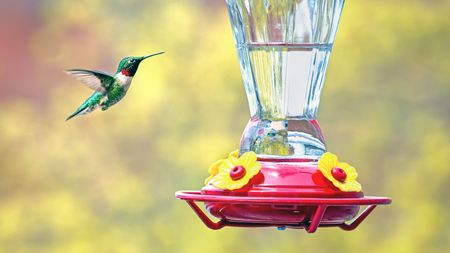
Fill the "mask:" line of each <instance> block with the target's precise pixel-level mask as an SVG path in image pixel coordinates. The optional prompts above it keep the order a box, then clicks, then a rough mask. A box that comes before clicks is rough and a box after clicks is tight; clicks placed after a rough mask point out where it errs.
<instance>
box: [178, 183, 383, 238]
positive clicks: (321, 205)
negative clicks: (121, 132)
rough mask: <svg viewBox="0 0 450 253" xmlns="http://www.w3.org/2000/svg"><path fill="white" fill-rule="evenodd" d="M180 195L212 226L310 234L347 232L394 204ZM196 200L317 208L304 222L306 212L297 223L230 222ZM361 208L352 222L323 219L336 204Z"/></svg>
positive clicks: (375, 200)
mask: <svg viewBox="0 0 450 253" xmlns="http://www.w3.org/2000/svg"><path fill="white" fill-rule="evenodd" d="M175 195H176V197H177V198H179V199H182V200H185V201H186V202H187V203H188V205H189V206H190V207H191V208H192V209H193V210H194V212H195V213H196V214H197V215H198V217H199V218H200V219H201V220H202V221H203V223H204V224H205V225H206V226H207V227H208V228H210V229H214V230H217V229H221V228H223V227H226V226H229V227H278V228H279V229H284V228H295V229H302V228H304V229H305V230H306V231H307V232H308V233H314V232H315V231H316V230H317V228H318V227H339V228H341V229H343V230H346V231H351V230H354V229H355V228H356V227H358V225H359V224H360V223H361V222H362V221H363V220H364V219H365V218H366V217H367V216H368V215H369V214H370V213H371V212H372V211H373V210H374V209H375V207H377V205H387V204H390V203H391V200H390V199H389V198H384V197H369V196H366V197H362V198H337V199H336V198H277V197H239V196H217V195H209V194H202V193H201V192H200V191H178V192H176V194H175ZM196 202H207V203H217V204H224V205H231V206H232V205H247V206H252V205H258V206H264V207H267V208H268V209H273V210H277V209H283V208H291V207H292V208H301V207H306V208H310V209H312V210H314V211H313V212H312V214H311V218H310V219H308V220H306V221H302V217H303V215H299V219H298V222H297V223H289V224H283V223H276V222H273V223H260V222H258V221H252V220H247V221H245V220H243V221H241V222H235V221H228V220H226V218H223V219H221V220H219V221H217V222H214V221H213V220H211V219H210V218H209V217H208V215H206V214H205V213H204V212H203V210H202V209H201V208H200V207H199V206H198V205H197V203H196ZM342 206H345V207H358V208H359V206H367V207H366V208H365V209H364V211H362V212H361V213H360V214H359V216H358V217H356V218H355V219H354V220H353V221H351V222H350V223H347V222H342V223H330V222H326V221H323V220H322V218H323V216H324V214H325V213H326V211H327V209H331V208H333V207H342Z"/></svg>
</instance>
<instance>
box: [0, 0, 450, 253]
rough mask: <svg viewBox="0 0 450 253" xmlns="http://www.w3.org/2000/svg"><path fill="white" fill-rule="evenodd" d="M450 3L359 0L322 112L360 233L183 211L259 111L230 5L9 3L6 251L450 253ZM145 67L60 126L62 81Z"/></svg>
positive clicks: (3, 113)
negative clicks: (352, 189) (355, 203)
mask: <svg viewBox="0 0 450 253" xmlns="http://www.w3.org/2000/svg"><path fill="white" fill-rule="evenodd" d="M449 10H450V3H449V2H448V1H438V0H435V1H425V0H423V1H419V0H397V1H392V0H378V1H367V0H351V1H350V0H349V1H347V3H346V5H345V8H344V12H343V15H342V19H341V24H340V28H339V32H338V34H337V38H336V43H335V46H334V49H333V54H332V56H331V61H330V65H329V69H328V73H327V78H326V81H325V86H324V90H323V95H322V102H321V107H320V110H319V121H320V123H321V126H322V128H323V130H324V133H325V135H326V141H327V144H328V149H329V150H330V151H332V152H334V153H337V154H339V156H340V158H341V159H342V160H345V161H348V162H349V163H351V164H353V165H354V166H355V167H356V168H357V169H358V172H359V175H360V176H359V181H360V182H361V183H362V185H363V189H364V192H365V193H366V194H368V195H381V196H390V197H392V199H393V203H392V205H391V206H388V207H379V208H377V209H376V210H375V211H374V212H373V214H372V215H371V216H369V218H368V219H367V220H366V221H365V222H364V223H362V224H361V226H360V227H359V228H358V229H357V230H356V231H353V232H344V231H341V230H338V229H331V228H325V229H319V230H318V231H317V232H316V233H315V234H307V233H305V232H304V231H303V230H286V231H277V230H276V229H274V228H267V229H264V228H263V229H238V228H225V229H222V230H220V231H212V230H209V229H207V228H206V227H205V226H204V225H203V224H202V223H201V222H200V220H199V219H198V218H197V217H196V216H195V215H194V213H193V212H192V211H191V210H190V209H189V207H188V206H187V205H186V204H185V203H184V202H182V201H179V200H177V199H175V197H174V192H175V191H177V190H180V189H199V188H200V187H201V186H202V183H203V180H204V178H205V177H207V168H208V166H209V164H210V163H211V162H212V161H214V160H215V159H217V158H221V157H223V156H225V155H226V154H227V153H228V152H229V151H231V150H233V149H235V148H236V147H237V146H238V145H239V139H240V135H241V133H242V131H243V129H244V127H245V125H246V123H247V120H248V117H249V116H248V115H249V113H248V106H247V101H246V96H245V92H244V88H243V84H242V78H241V75H240V70H239V65H238V61H237V53H236V50H235V48H234V44H233V43H234V42H233V37H232V32H231V29H230V24H229V22H228V16H227V10H226V8H225V3H224V1H221V0H177V1H173V0H152V1H150V0H146V1H143V0H142V1H140V0H128V1H117V0H111V1H100V0H78V1H75V0H74V1H72V0H71V1H69V0H68V1H53V0H42V1H31V0H20V1H13V0H11V1H9V0H6V1H2V2H1V3H0V14H1V15H0V21H1V22H0V23H1V25H0V58H1V60H0V88H1V91H0V107H1V110H0V252H15V253H20V252H33V253H40V252H46V253H49V252H68V253H72V252H96V253H101V252H105V253H107V252H117V253H122V252H127V253H134V252H188V253H194V252H215V253H221V252H224V253H225V252H260V253H265V252H267V253H269V252H270V253H273V252H318V253H319V252H336V253H338V252H346V253H348V252H365V253H370V252H405V253H407V252H408V253H409V252H449V251H450V211H449V210H448V209H447V208H450V198H449V196H448V194H449V193H450V168H449V161H448V160H447V159H448V158H449V157H450V145H449V143H450V134H449V130H448V129H449V128H448V124H449V123H450V117H449V116H450V115H449V112H450V106H449V99H450V86H449V83H450V57H449V56H450V55H449V48H450V47H449V45H450V19H449ZM157 51H166V54H164V55H161V56H157V57H155V58H152V59H151V60H147V61H145V62H143V63H142V64H141V66H140V69H139V71H138V73H137V75H136V77H135V78H134V81H133V84H132V87H131V89H130V91H129V92H128V94H127V96H126V98H125V99H124V100H123V101H121V102H120V103H119V104H118V105H116V106H114V107H112V108H111V109H110V110H108V111H106V112H94V113H92V114H90V115H88V116H84V117H78V118H75V119H73V120H71V121H69V122H64V119H65V118H66V117H67V116H68V115H69V114H70V113H71V112H72V111H73V110H75V109H76V107H77V106H78V105H79V104H80V103H81V102H82V101H83V99H85V98H86V97H87V96H89V94H90V92H91V91H90V90H89V89H87V88H85V87H84V86H83V85H82V84H79V83H78V82H77V81H76V80H74V79H72V78H71V77H69V76H66V75H65V74H64V73H63V70H64V69H67V68H73V67H81V68H88V69H99V70H105V71H110V72H112V71H115V68H116V64H117V63H118V61H119V60H120V59H121V57H122V56H126V55H145V54H149V53H154V52H157Z"/></svg>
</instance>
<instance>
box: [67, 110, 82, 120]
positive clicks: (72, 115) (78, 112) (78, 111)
mask: <svg viewBox="0 0 450 253" xmlns="http://www.w3.org/2000/svg"><path fill="white" fill-rule="evenodd" d="M84 110H86V108H78V109H77V110H76V111H75V112H74V113H72V114H70V115H69V117H67V118H66V121H68V120H70V119H71V118H73V117H75V116H78V115H80V114H82V112H83V111H84Z"/></svg>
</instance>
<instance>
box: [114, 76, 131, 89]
mask: <svg viewBox="0 0 450 253" xmlns="http://www.w3.org/2000/svg"><path fill="white" fill-rule="evenodd" d="M116 78H117V82H118V83H119V84H120V85H122V86H123V87H125V89H128V87H130V84H131V80H132V79H133V77H131V76H126V75H124V74H122V73H120V72H119V73H117V74H116Z"/></svg>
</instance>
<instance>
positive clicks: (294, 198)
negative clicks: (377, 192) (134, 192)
mask: <svg viewBox="0 0 450 253" xmlns="http://www.w3.org/2000/svg"><path fill="white" fill-rule="evenodd" d="M260 162H261V164H262V169H261V174H260V175H259V177H257V179H256V180H255V181H254V182H253V185H252V186H251V187H250V188H245V189H242V190H238V191H227V190H220V189H216V188H214V187H213V186H212V185H208V186H206V187H204V188H203V189H202V191H179V192H177V193H176V194H175V195H176V197H177V198H179V199H182V200H185V201H186V202H187V203H188V204H189V206H190V207H191V208H192V209H193V210H194V212H195V213H196V214H197V215H198V216H199V217H200V219H201V220H202V221H203V223H204V224H205V225H206V226H207V227H209V228H211V229H221V228H223V227H225V226H233V227H271V226H274V227H278V228H280V229H284V228H298V229H300V228H305V229H306V231H307V232H308V233H313V232H315V231H316V229H317V228H318V227H340V228H341V229H344V230H353V229H355V228H356V227H357V226H358V225H359V224H360V223H361V222H362V221H363V220H364V219H365V218H366V217H367V216H368V215H369V214H370V213H371V212H372V211H373V209H375V207H376V206H377V205H387V204H390V203H391V200H390V199H389V198H385V197H367V196H366V197H365V196H364V195H363V193H362V192H342V191H340V190H339V189H337V188H335V187H334V186H333V185H332V184H331V183H330V182H329V181H328V180H327V179H325V178H324V177H323V176H322V174H321V172H320V171H318V169H317V164H316V163H313V162H304V161H302V162H296V161H286V162H280V161H277V162H273V161H260ZM196 202H204V203H205V206H206V209H207V210H208V212H209V213H210V214H212V215H213V216H215V217H217V218H219V219H220V220H219V221H217V222H214V221H212V220H211V219H210V218H209V217H208V216H207V215H206V214H205V213H204V212H203V210H202V209H201V208H200V207H199V206H198V205H197V203H196ZM361 205H363V206H367V208H366V209H365V210H364V211H363V212H361V213H360V215H359V216H358V217H356V215H357V214H358V211H359V208H360V206H361ZM355 217H356V218H355ZM352 219H353V221H351V220H352ZM349 221H351V222H349Z"/></svg>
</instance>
